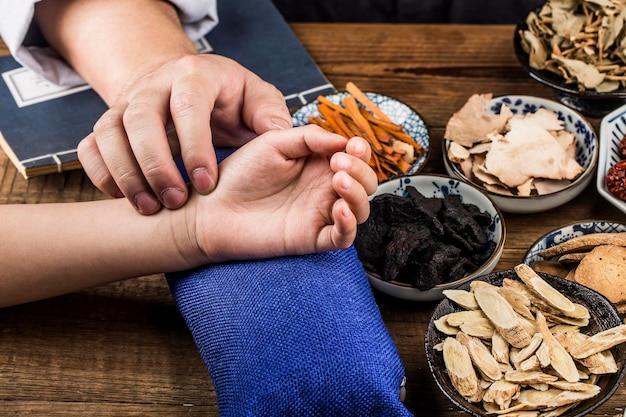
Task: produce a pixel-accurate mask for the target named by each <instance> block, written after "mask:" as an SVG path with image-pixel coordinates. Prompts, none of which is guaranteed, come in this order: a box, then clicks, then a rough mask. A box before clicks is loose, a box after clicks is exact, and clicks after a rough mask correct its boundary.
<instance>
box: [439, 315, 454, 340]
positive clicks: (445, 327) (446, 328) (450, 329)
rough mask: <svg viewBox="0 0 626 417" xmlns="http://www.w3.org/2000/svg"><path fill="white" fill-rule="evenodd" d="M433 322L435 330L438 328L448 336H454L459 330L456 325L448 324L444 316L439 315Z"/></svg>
mask: <svg viewBox="0 0 626 417" xmlns="http://www.w3.org/2000/svg"><path fill="white" fill-rule="evenodd" d="M434 324H435V327H436V328H437V330H439V331H440V332H441V333H443V334H445V335H448V336H454V335H456V334H457V333H458V332H459V328H458V327H455V326H450V325H449V324H448V320H447V317H446V316H441V317H439V318H438V319H437V320H435V322H434Z"/></svg>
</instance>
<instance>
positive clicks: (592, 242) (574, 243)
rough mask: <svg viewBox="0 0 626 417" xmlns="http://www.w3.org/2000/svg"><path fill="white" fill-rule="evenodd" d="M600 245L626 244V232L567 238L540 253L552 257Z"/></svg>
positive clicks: (545, 256) (542, 255)
mask: <svg viewBox="0 0 626 417" xmlns="http://www.w3.org/2000/svg"><path fill="white" fill-rule="evenodd" d="M599 245H616V246H626V232H621V233H592V234H588V235H581V236H576V237H573V238H571V239H569V240H566V241H564V242H562V243H559V244H558V245H554V246H551V247H549V248H546V249H544V250H542V251H540V252H539V253H538V255H539V256H541V257H542V258H552V257H553V256H558V255H563V254H565V253H570V252H584V251H588V250H591V249H592V248H594V247H596V246H599Z"/></svg>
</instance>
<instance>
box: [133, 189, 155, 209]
mask: <svg viewBox="0 0 626 417" xmlns="http://www.w3.org/2000/svg"><path fill="white" fill-rule="evenodd" d="M160 206H161V203H159V201H158V200H157V199H156V198H154V196H153V195H152V194H150V193H147V192H145V191H144V192H142V193H139V194H137V195H136V196H135V207H137V210H138V211H139V212H140V213H141V214H152V213H154V212H156V211H157V210H158V209H159V207H160Z"/></svg>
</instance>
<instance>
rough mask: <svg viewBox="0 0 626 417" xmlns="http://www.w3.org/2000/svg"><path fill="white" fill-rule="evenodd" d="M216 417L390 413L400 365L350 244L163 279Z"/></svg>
mask: <svg viewBox="0 0 626 417" xmlns="http://www.w3.org/2000/svg"><path fill="white" fill-rule="evenodd" d="M167 279H168V283H169V285H170V288H171V291H172V294H173V296H174V298H175V300H176V302H177V304H178V307H179V309H180V311H181V313H182V315H183V317H184V318H185V320H186V323H187V325H188V327H189V329H190V331H191V334H192V335H193V338H194V340H195V342H196V345H197V347H198V349H199V351H200V354H201V356H202V358H203V360H204V362H205V364H206V366H207V368H208V371H209V374H210V376H211V379H212V381H213V384H214V386H215V391H216V393H217V400H218V407H219V412H220V416H221V417H243V416H255V417H261V416H267V417H279V416H298V417H306V416H323V417H329V416H342V417H352V416H354V417H366V416H376V417H396V416H397V417H400V416H411V415H412V414H411V413H410V412H409V411H408V410H407V409H406V408H405V407H404V406H403V404H402V402H401V401H400V398H399V392H400V386H401V384H402V381H403V378H404V368H403V365H402V363H401V360H400V357H399V355H398V353H397V350H396V346H395V345H394V343H393V340H392V339H391V337H390V335H389V333H388V332H387V329H386V328H385V325H384V323H383V321H382V318H381V316H380V312H379V310H378V307H377V306H376V303H375V300H374V298H373V294H372V291H371V289H370V286H369V283H368V282H367V278H366V276H365V274H364V272H363V268H362V266H361V264H360V262H359V260H358V258H357V256H356V251H355V250H354V248H349V249H347V250H340V251H335V252H326V253H318V254H313V255H308V256H294V257H283V258H275V259H268V260H254V261H247V262H234V263H224V264H218V265H213V266H206V267H202V268H198V269H195V270H192V271H185V272H180V273H173V274H168V275H167Z"/></svg>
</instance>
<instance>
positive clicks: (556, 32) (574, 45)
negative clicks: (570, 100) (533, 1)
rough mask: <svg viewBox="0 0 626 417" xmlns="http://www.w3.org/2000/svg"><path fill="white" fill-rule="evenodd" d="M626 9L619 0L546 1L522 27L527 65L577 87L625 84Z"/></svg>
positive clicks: (604, 89) (603, 88) (604, 88)
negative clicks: (527, 59)
mask: <svg viewBox="0 0 626 417" xmlns="http://www.w3.org/2000/svg"><path fill="white" fill-rule="evenodd" d="M625 23H626V7H625V5H624V4H623V3H622V2H621V1H617V0H616V1H612V0H603V1H598V0H574V1H569V2H563V1H556V0H548V2H546V3H545V4H544V5H543V6H542V7H541V8H540V9H539V10H537V11H533V12H530V13H529V14H528V16H527V18H526V25H527V28H526V29H525V30H520V38H521V42H522V47H523V48H524V50H525V51H526V52H527V53H528V54H529V65H530V67H531V68H534V69H537V70H547V71H550V72H552V73H555V74H558V75H560V76H561V77H562V78H563V80H564V81H565V82H566V83H576V85H577V86H578V89H579V90H594V91H597V92H610V91H615V90H617V89H620V88H623V87H624V86H626V54H625V53H624V44H625V43H626V32H625V31H624V26H625Z"/></svg>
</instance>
